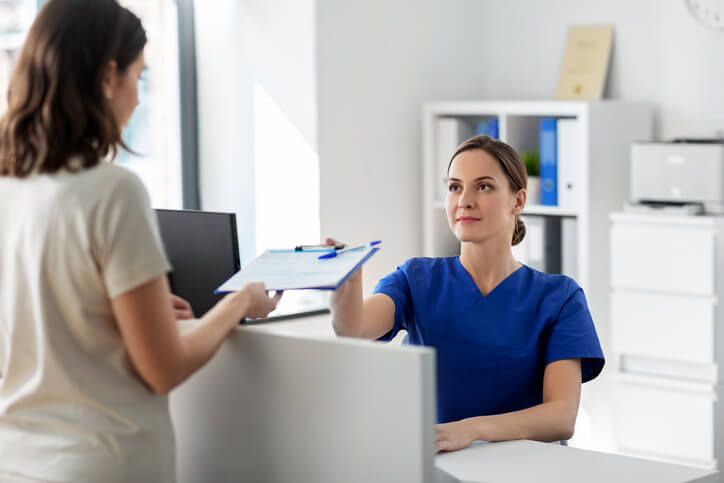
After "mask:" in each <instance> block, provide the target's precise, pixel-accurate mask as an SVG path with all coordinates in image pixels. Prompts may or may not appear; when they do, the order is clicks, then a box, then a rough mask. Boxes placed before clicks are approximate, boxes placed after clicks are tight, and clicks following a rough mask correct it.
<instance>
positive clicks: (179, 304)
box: [170, 294, 194, 320]
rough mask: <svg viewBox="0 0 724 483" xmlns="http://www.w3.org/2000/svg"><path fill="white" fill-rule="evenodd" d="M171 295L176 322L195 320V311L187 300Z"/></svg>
mask: <svg viewBox="0 0 724 483" xmlns="http://www.w3.org/2000/svg"><path fill="white" fill-rule="evenodd" d="M170 295H171V309H172V310H173V315H174V318H175V319H176V320H184V319H193V318H194V311H193V309H192V308H191V304H189V303H188V302H187V301H186V300H184V299H182V298H181V297H179V296H178V295H174V294H170Z"/></svg>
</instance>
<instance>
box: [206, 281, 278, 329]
mask: <svg viewBox="0 0 724 483" xmlns="http://www.w3.org/2000/svg"><path fill="white" fill-rule="evenodd" d="M281 298H282V292H276V293H275V294H274V296H273V297H270V296H269V294H267V291H266V288H265V287H264V284H263V283H261V282H256V283H249V284H246V285H244V287H243V288H242V289H241V290H239V291H238V292H234V293H230V294H229V295H227V296H226V297H224V298H223V299H221V300H219V302H218V303H217V304H216V305H214V307H213V308H212V309H211V310H210V311H209V312H211V311H216V310H221V311H223V312H224V313H226V314H228V316H229V317H230V318H231V319H232V320H236V322H234V324H233V325H236V323H238V321H239V320H241V319H242V318H244V317H249V318H250V319H260V318H263V317H266V316H267V315H268V314H269V312H271V311H272V310H274V309H275V308H276V306H277V303H278V302H279V299H281Z"/></svg>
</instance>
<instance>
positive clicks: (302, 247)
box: [294, 243, 345, 252]
mask: <svg viewBox="0 0 724 483" xmlns="http://www.w3.org/2000/svg"><path fill="white" fill-rule="evenodd" d="M344 247H345V245H344V244H343V243H337V244H336V245H297V246H295V247H294V251H295V252H305V251H320V250H324V251H332V250H341V249H343V248H344Z"/></svg>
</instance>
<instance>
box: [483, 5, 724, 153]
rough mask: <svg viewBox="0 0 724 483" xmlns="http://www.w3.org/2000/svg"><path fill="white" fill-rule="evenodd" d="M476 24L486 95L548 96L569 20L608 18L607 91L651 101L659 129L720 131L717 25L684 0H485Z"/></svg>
mask: <svg viewBox="0 0 724 483" xmlns="http://www.w3.org/2000/svg"><path fill="white" fill-rule="evenodd" d="M481 3H482V4H484V5H485V15H484V16H483V17H482V18H481V22H482V23H481V25H480V28H481V30H482V31H483V32H484V34H485V43H486V44H488V45H491V46H495V47H494V48H491V49H487V50H486V56H485V59H486V62H487V63H488V64H489V66H490V69H489V75H488V76H487V78H486V82H485V95H486V97H491V98H532V99H538V98H541V99H545V98H551V97H553V95H554V94H555V89H556V86H557V83H558V73H559V68H560V62H561V58H562V52H563V47H564V43H565V39H566V30H567V28H568V26H569V25H571V24H584V25H585V24H610V25H613V26H614V29H615V32H614V48H613V57H612V64H611V67H612V68H611V72H610V78H609V89H608V93H607V94H608V97H612V98H616V99H626V100H645V101H651V102H653V103H654V104H655V105H656V106H657V109H658V136H659V137H660V138H662V139H669V138H672V137H682V136H686V137H697V136H698V137H712V136H714V135H715V134H716V133H718V135H719V136H724V95H722V92H723V90H724V61H723V57H722V53H723V52H724V31H714V30H709V29H707V28H705V27H704V26H702V25H700V24H699V23H697V22H696V21H695V20H694V19H693V17H691V16H690V15H689V13H688V10H687V7H686V2H685V1H684V0H635V1H630V0H606V1H596V0H577V1H570V0H545V1H531V0H507V1H502V0H486V1H483V2H481Z"/></svg>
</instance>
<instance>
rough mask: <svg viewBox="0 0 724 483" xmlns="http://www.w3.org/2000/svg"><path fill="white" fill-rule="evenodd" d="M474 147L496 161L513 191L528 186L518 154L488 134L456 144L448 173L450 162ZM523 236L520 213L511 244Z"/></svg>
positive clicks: (521, 239) (526, 176) (519, 240)
mask: <svg viewBox="0 0 724 483" xmlns="http://www.w3.org/2000/svg"><path fill="white" fill-rule="evenodd" d="M474 149H480V150H481V151H485V152H486V153H488V154H489V155H491V156H492V157H493V158H494V159H495V160H496V161H498V164H500V167H501V168H502V170H503V173H504V174H505V177H506V178H507V179H508V184H509V185H510V189H511V191H512V192H513V193H517V192H518V191H520V190H522V189H526V188H527V187H528V173H527V172H526V170H525V164H523V160H522V159H521V157H520V154H518V152H517V151H516V150H515V149H513V148H511V147H510V146H509V145H508V144H506V143H504V142H503V141H498V140H497V139H493V138H491V137H490V136H474V137H472V138H470V139H468V140H467V141H465V142H463V143H462V144H461V145H460V146H458V148H457V150H456V151H455V154H453V155H452V157H451V158H450V162H449V163H448V165H447V171H448V173H450V166H452V162H453V160H454V159H455V157H456V156H457V155H458V154H460V153H464V152H465V151H472V150H474ZM524 237H525V223H523V220H521V219H520V215H516V216H515V228H514V229H513V240H512V244H513V245H514V246H515V245H517V244H518V243H520V242H521V241H523V238H524Z"/></svg>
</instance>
